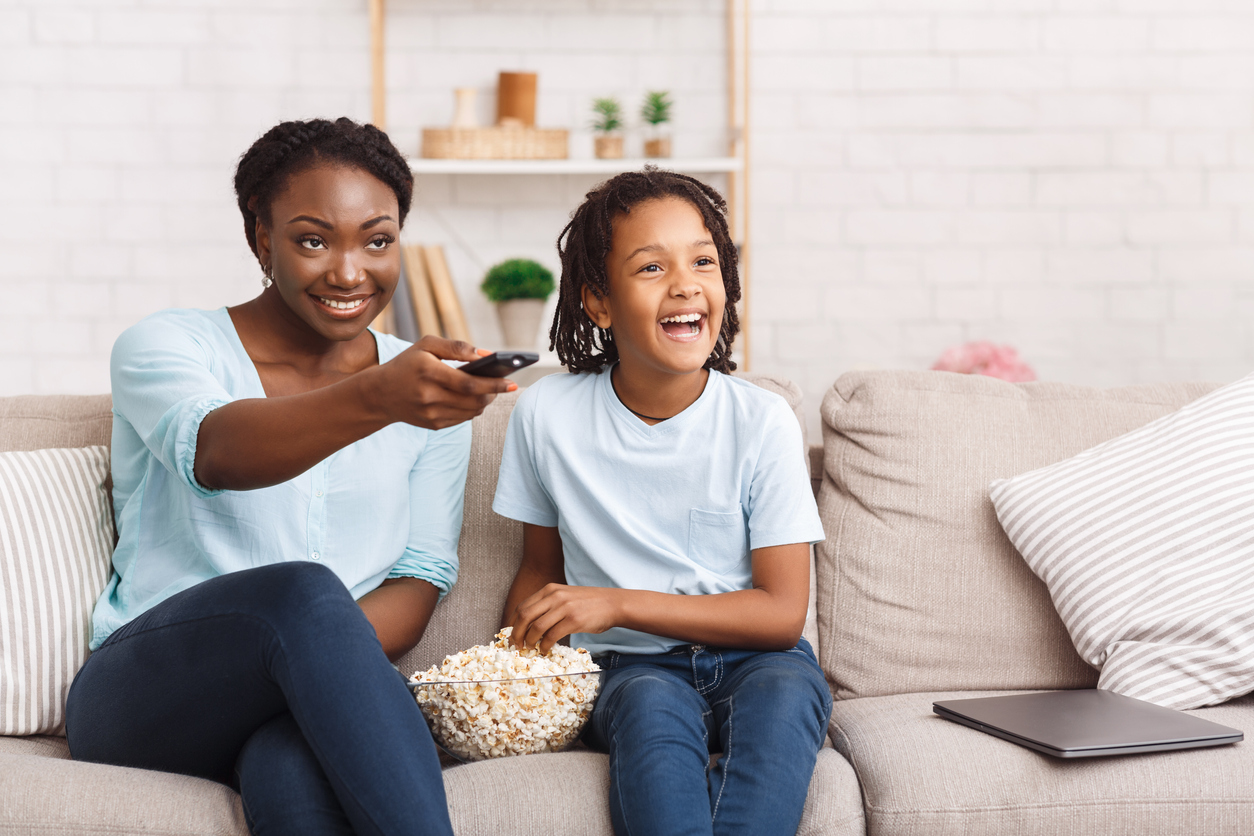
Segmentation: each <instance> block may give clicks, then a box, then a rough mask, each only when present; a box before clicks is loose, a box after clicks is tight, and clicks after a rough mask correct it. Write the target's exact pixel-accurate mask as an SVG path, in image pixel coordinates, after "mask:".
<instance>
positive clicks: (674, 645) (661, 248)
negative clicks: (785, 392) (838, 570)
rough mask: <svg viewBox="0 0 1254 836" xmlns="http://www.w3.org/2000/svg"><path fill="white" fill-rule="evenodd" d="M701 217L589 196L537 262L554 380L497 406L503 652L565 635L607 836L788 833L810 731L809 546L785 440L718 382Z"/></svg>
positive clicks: (662, 204)
mask: <svg viewBox="0 0 1254 836" xmlns="http://www.w3.org/2000/svg"><path fill="white" fill-rule="evenodd" d="M725 211H726V204H725V202H724V201H723V199H722V198H721V197H720V196H719V194H718V193H717V192H716V191H714V190H713V189H711V188H709V187H708V186H705V185H703V184H701V183H700V182H698V181H696V180H693V179H692V178H690V177H685V176H682V175H678V174H672V173H670V172H664V171H658V170H656V169H652V168H646V169H645V170H644V171H643V172H633V173H628V174H621V175H619V176H617V177H615V178H613V179H612V180H609V181H608V182H606V183H604V184H602V185H601V186H599V187H598V188H597V189H595V190H594V191H592V192H591V193H589V195H588V197H587V200H586V201H585V203H584V204H583V205H582V206H581V207H580V208H579V209H578V210H577V211H576V212H575V214H574V216H573V218H572V220H571V222H570V224H568V225H567V227H566V229H565V230H564V231H563V232H562V235H561V236H560V237H559V239H558V248H559V251H560V253H561V257H562V278H561V289H560V301H559V305H558V312H557V316H556V317H555V318H554V322H553V329H552V332H551V337H552V341H553V344H554V345H555V346H556V349H557V352H558V356H559V357H560V358H561V360H562V362H563V363H564V364H565V365H566V366H567V368H568V369H570V371H571V372H573V373H572V374H568V375H554V376H551V377H547V378H544V379H542V380H541V381H540V382H538V383H536V384H535V385H534V386H532V387H531V388H530V389H529V390H528V391H527V392H526V393H525V394H524V395H523V396H522V397H521V398H520V399H519V400H518V404H517V406H516V407H515V408H514V412H513V415H512V416H511V418H510V423H509V431H508V434H507V436H506V442H505V452H504V458H503V461H502V463H501V473H500V480H499V482H498V484H497V491H496V499H495V502H494V503H493V508H494V509H495V510H496V511H497V513H499V514H502V515H503V516H506V517H510V518H513V519H517V520H521V521H522V522H523V523H524V526H523V531H524V535H523V562H522V565H521V567H520V568H519V570H518V575H517V577H516V578H515V579H514V584H513V587H512V588H511V589H510V594H509V597H508V599H507V601H506V604H505V623H506V624H509V625H512V626H513V629H514V632H513V636H514V640H515V642H516V643H517V644H520V645H525V646H539V647H540V648H541V649H542V650H547V649H548V648H549V647H551V646H552V645H553V644H554V643H555V642H556V641H558V640H559V639H561V638H563V637H564V636H567V635H570V636H571V642H572V644H574V645H575V646H582V647H586V648H587V649H588V650H589V651H591V652H592V653H593V654H594V655H595V656H596V657H597V659H598V661H599V662H600V664H601V666H602V667H603V668H604V669H605V670H606V673H605V675H604V681H603V685H602V691H601V696H600V699H599V701H598V703H597V706H596V710H595V711H594V712H593V715H592V719H591V721H590V722H589V725H588V730H587V733H586V736H585V737H586V739H587V741H588V742H589V743H590V744H591V745H592V746H594V747H596V748H600V749H603V750H606V751H608V752H609V754H610V810H611V815H612V818H613V823H614V829H615V832H617V833H618V834H620V836H626V834H642V833H647V834H671V833H675V834H679V833H683V834H698V833H705V834H708V833H745V834H755V836H760V834H785V833H787V834H792V833H795V832H796V829H797V826H798V824H799V822H800V820H801V812H802V808H803V807H804V805H805V799H806V792H807V789H808V787H809V783H810V775H811V772H812V771H813V769H814V762H815V757H816V755H817V753H818V750H819V747H820V746H821V745H822V742H823V737H824V734H825V732H826V728H827V721H828V716H829V714H830V712H831V695H830V693H829V692H828V689H827V684H826V682H825V681H824V678H823V674H822V671H820V669H819V667H818V663H817V662H816V660H815V657H814V651H813V650H812V649H811V648H810V645H809V644H808V643H807V642H806V641H805V640H804V639H802V638H801V629H802V625H803V623H804V621H805V614H806V602H807V598H808V594H809V544H810V543H812V542H815V541H818V540H821V539H822V538H823V530H822V528H821V526H820V524H819V519H818V513H817V511H816V509H815V505H814V499H813V496H812V494H811V492H810V483H809V480H808V477H807V475H806V469H805V464H804V462H803V460H802V453H801V437H800V429H799V427H798V426H797V421H796V418H795V417H794V416H793V413H792V411H791V410H790V409H789V407H788V405H787V404H786V403H785V402H784V400H783V399H782V398H780V397H779V396H777V395H774V394H772V393H769V392H767V391H765V390H763V389H760V388H758V387H757V386H754V385H753V384H751V383H748V382H746V381H743V380H739V379H737V378H734V377H730V376H729V375H728V374H727V373H728V372H729V371H732V370H733V369H734V368H735V364H734V363H732V361H731V359H730V355H731V345H732V340H733V339H734V338H735V336H736V333H737V332H738V331H739V323H738V321H737V317H736V312H735V308H734V305H735V303H736V301H737V300H738V299H739V298H740V283H739V280H738V277H737V273H736V251H735V247H734V246H733V244H732V242H731V239H730V236H729V234H728V230H727V224H726V221H725V220H724V213H725ZM715 752H718V753H721V757H719V759H718V760H717V762H716V763H715V764H714V766H713V767H712V768H710V766H709V764H710V754H711V753H715Z"/></svg>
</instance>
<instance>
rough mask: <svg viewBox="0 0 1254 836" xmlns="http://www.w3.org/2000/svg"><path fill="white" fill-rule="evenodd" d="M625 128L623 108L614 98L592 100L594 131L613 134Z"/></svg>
mask: <svg viewBox="0 0 1254 836" xmlns="http://www.w3.org/2000/svg"><path fill="white" fill-rule="evenodd" d="M622 127H623V106H622V105H620V104H619V103H618V99H616V98H614V97H613V96H606V97H604V98H600V99H593V100H592V130H594V131H596V132H597V133H601V134H608V133H613V132H614V131H617V130H619V129H620V128H622Z"/></svg>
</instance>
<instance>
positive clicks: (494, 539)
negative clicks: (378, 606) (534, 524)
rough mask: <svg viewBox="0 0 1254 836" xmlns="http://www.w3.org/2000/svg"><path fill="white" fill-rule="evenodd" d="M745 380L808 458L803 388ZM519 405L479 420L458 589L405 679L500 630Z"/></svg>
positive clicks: (490, 411) (508, 574)
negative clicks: (796, 428) (774, 401)
mask: <svg viewBox="0 0 1254 836" xmlns="http://www.w3.org/2000/svg"><path fill="white" fill-rule="evenodd" d="M744 377H745V378H746V379H748V380H751V381H753V382H754V383H755V384H757V385H758V386H761V387H762V388H764V389H767V390H768V391H772V392H775V393H776V394H779V395H781V396H782V397H783V398H784V399H785V400H786V401H788V405H789V406H790V407H792V409H793V412H794V413H795V414H797V416H798V421H799V422H800V424H801V427H802V433H803V436H802V438H803V447H802V449H801V450H798V451H797V452H798V455H805V454H806V448H805V447H804V432H805V421H804V420H803V418H802V417H801V389H800V388H799V387H798V386H797V385H796V384H794V383H791V382H789V381H787V380H784V379H783V378H777V377H773V376H771V375H765V374H753V375H744ZM517 400H518V393H516V392H515V393H512V394H507V395H500V396H499V397H497V399H496V400H495V401H493V402H492V404H491V405H490V406H489V407H488V408H487V409H486V410H484V412H483V414H482V415H480V416H479V417H478V418H476V419H475V420H474V432H473V437H472V440H471V445H470V473H469V475H468V476H467V478H466V502H465V507H464V510H463V514H464V516H463V520H462V531H461V542H460V543H459V544H458V547H457V555H458V558H459V560H460V562H461V567H460V570H459V573H458V578H457V583H456V584H454V586H453V589H452V591H451V592H449V594H448V596H447V597H446V598H445V599H444V601H443V602H441V604H440V606H438V607H436V609H435V615H434V616H432V618H431V623H430V625H428V627H427V632H426V634H425V635H424V636H423V638H422V641H421V642H419V644H418V646H417V647H415V648H414V649H413V650H411V651H410V652H409V653H407V654H406V655H405V656H404V658H402V659H401V660H400V662H399V663H398V665H399V666H400V669H401V671H402V672H403V673H405V674H406V675H408V674H411V673H413V672H414V671H418V670H423V669H425V668H428V667H430V666H431V665H434V664H438V663H439V662H440V661H441V660H443V659H444V657H445V656H447V655H448V654H450V653H456V652H457V651H459V650H465V649H466V648H468V647H471V646H472V645H476V644H485V643H487V642H488V641H491V639H492V636H493V635H494V634H495V633H496V631H497V629H499V627H500V621H501V615H502V612H501V611H502V609H503V608H504V606H505V596H506V595H507V594H508V593H509V586H510V584H511V583H512V582H513V580H514V573H515V572H516V571H517V569H518V564H519V562H520V561H521V560H522V523H520V522H517V521H515V520H510V519H506V518H505V517H502V516H499V515H498V514H497V513H496V512H495V511H493V510H492V498H493V496H494V495H495V493H496V477H497V473H498V472H499V470H500V468H501V451H502V449H503V448H504V447H505V429H506V427H507V426H508V425H509V414H510V412H511V411H513V408H514V403H515V402H516V401H517ZM813 577H814V572H813V568H812V570H811V578H812V582H811V584H810V594H811V598H813V596H814V594H815V589H816V586H817V584H816V583H815V582H814V581H813ZM807 625H808V630H807V632H806V634H805V635H806V637H807V638H809V639H810V641H811V643H812V644H814V645H815V647H816V649H817V647H818V644H817V642H818V625H817V621H816V619H815V613H814V607H813V606H811V609H810V614H809V618H808V619H807Z"/></svg>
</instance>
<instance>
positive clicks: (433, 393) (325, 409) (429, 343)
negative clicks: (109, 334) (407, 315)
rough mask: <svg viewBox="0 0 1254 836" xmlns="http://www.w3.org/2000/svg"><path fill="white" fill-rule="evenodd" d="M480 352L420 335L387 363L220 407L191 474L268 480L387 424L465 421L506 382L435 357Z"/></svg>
mask: <svg viewBox="0 0 1254 836" xmlns="http://www.w3.org/2000/svg"><path fill="white" fill-rule="evenodd" d="M478 357H479V355H478V354H477V353H476V352H475V350H474V349H473V348H471V347H470V346H468V345H466V344H465V343H458V342H453V341H450V340H445V339H440V338H436V337H423V339H422V340H421V341H419V343H418V344H417V345H415V346H412V347H411V348H408V349H406V350H405V351H403V352H402V353H401V354H399V355H397V356H396V357H394V358H393V359H392V360H390V361H388V362H387V363H384V364H382V365H379V366H374V367H372V368H369V369H366V370H364V371H362V372H359V373H357V374H354V375H352V376H351V377H349V378H347V379H346V380H342V381H340V382H339V383H333V384H331V385H330V386H324V387H323V388H321V389H315V390H313V391H312V392H305V393H303V394H300V395H287V396H283V397H275V398H248V399H244V400H238V401H232V402H231V403H228V404H225V405H224V406H221V407H218V408H217V409H215V410H213V411H212V412H210V413H209V414H208V415H206V416H205V417H204V420H203V421H201V424H200V429H199V431H198V433H197V437H196V446H195V449H196V461H195V476H196V481H197V482H198V483H199V484H200V485H202V486H204V487H205V488H208V489H209V490H235V491H245V490H252V489H254V488H264V487H269V486H270V485H277V484H279V483H280V482H286V481H287V480H288V479H291V478H293V477H295V476H299V475H300V474H301V473H304V472H305V471H306V470H308V469H309V468H311V467H313V466H314V465H315V464H317V463H318V462H320V461H322V460H323V459H325V458H326V457H327V456H329V455H331V454H332V453H334V452H336V451H337V450H340V449H342V448H344V447H347V446H348V445H349V444H352V443H353V442H355V441H359V440H361V439H363V438H365V437H366V436H368V435H370V434H371V433H374V432H376V431H378V430H380V429H382V428H383V427H386V426H387V425H388V424H392V423H395V422H397V421H403V422H405V423H407V424H414V425H416V426H419V427H425V428H427V429H442V428H444V427H450V426H452V425H454V424H459V423H461V422H462V421H467V420H469V419H471V418H473V417H475V416H476V415H478V414H479V413H480V412H482V411H483V409H484V407H486V406H487V405H488V404H489V403H490V402H491V400H492V398H493V397H494V396H495V395H496V394H497V393H500V392H504V391H506V389H507V388H508V387H509V386H510V384H509V382H508V381H505V380H500V379H497V378H487V377H472V376H471V375H468V374H464V373H462V372H459V371H457V370H456V369H453V368H451V367H449V366H447V365H445V364H444V363H442V362H441V361H440V360H441V358H444V359H449V360H475V359H478Z"/></svg>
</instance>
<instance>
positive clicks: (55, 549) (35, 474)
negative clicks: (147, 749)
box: [0, 447, 113, 735]
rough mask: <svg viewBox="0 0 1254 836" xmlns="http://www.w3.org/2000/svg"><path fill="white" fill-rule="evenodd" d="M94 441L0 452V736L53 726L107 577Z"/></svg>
mask: <svg viewBox="0 0 1254 836" xmlns="http://www.w3.org/2000/svg"><path fill="white" fill-rule="evenodd" d="M108 474H109V451H108V450H107V449H106V448H104V447H77V448H70V449H61V450H35V451H33V452H10V453H0V735H25V734H63V733H64V729H65V696H66V693H67V692H68V691H69V688H70V682H71V681H72V680H73V679H74V674H76V673H77V672H78V669H79V668H80V667H82V665H83V662H85V661H86V660H87V643H88V641H89V640H90V638H91V611H92V608H93V607H94V606H95V603H96V598H97V597H99V595H100V593H101V591H102V590H103V589H104V587H105V584H106V583H107V582H108V580H109V574H110V563H109V560H110V557H111V555H112V552H113V523H112V520H110V518H109V502H108V497H107V495H106V493H105V479H106V478H107V476H108Z"/></svg>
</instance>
